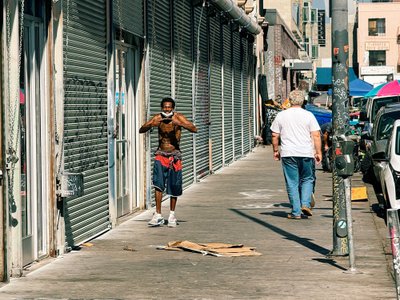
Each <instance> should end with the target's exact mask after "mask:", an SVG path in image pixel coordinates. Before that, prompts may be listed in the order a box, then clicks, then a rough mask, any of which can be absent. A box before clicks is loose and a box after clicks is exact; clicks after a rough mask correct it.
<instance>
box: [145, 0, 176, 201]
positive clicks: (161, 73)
mask: <svg viewBox="0 0 400 300" xmlns="http://www.w3.org/2000/svg"><path fill="white" fill-rule="evenodd" d="M170 14H171V11H170V1H169V0H157V1H155V0H151V1H148V2H147V16H148V19H147V37H148V43H149V51H150V53H149V74H148V75H149V76H148V78H149V80H150V82H149V97H150V98H149V104H148V105H149V109H150V116H153V115H155V114H156V113H159V112H160V111H161V107H160V103H161V100H162V99H163V98H165V97H170V96H171V92H172V90H171V84H172V75H171V66H172V59H171V15H170ZM150 116H149V117H150ZM157 147H158V130H157V128H155V129H154V130H152V132H151V138H150V148H151V149H150V153H151V156H153V155H152V154H153V153H154V152H155V150H156V149H157ZM150 161H151V170H150V172H151V174H152V169H153V165H154V160H153V157H151V160H150ZM151 195H152V196H151V199H152V200H154V190H153V189H152V190H151Z"/></svg>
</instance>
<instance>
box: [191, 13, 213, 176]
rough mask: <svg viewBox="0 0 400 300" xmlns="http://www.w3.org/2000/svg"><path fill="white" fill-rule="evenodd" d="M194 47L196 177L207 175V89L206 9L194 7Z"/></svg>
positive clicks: (208, 134)
mask: <svg viewBox="0 0 400 300" xmlns="http://www.w3.org/2000/svg"><path fill="white" fill-rule="evenodd" d="M194 29H195V32H194V35H193V37H194V46H195V49H194V50H195V52H194V53H195V55H196V57H195V61H196V65H195V74H194V76H195V77H194V91H195V95H194V97H195V108H196V114H195V123H196V126H197V129H198V131H197V134H196V153H195V155H196V156H195V157H196V176H197V178H201V177H204V176H206V175H208V174H209V144H208V143H209V136H210V133H209V122H210V120H209V109H210V108H209V87H208V42H207V41H208V35H207V8H206V7H204V6H202V7H196V8H195V10H194Z"/></svg>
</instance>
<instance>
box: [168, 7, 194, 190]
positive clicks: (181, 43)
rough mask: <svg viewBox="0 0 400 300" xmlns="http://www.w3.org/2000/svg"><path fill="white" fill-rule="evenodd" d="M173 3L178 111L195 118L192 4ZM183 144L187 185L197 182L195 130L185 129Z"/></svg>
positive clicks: (185, 182) (184, 172)
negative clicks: (192, 131) (194, 167)
mask: <svg viewBox="0 0 400 300" xmlns="http://www.w3.org/2000/svg"><path fill="white" fill-rule="evenodd" d="M173 3H174V7H173V12H174V29H173V32H174V60H175V100H176V110H177V111H178V112H180V113H183V114H184V115H185V117H186V118H187V119H188V120H190V121H192V120H193V97H192V72H193V59H192V57H193V49H192V40H191V37H192V5H191V4H190V2H189V1H186V0H175V1H174V2H173ZM180 146H181V151H182V162H183V187H186V186H188V185H190V184H191V183H193V181H194V169H193V133H191V132H189V131H187V130H185V129H183V130H182V138H181V145H180Z"/></svg>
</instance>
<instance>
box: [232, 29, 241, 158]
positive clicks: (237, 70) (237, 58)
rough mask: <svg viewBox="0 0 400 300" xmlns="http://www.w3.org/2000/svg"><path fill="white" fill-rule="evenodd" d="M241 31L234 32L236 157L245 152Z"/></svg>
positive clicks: (234, 130)
mask: <svg viewBox="0 0 400 300" xmlns="http://www.w3.org/2000/svg"><path fill="white" fill-rule="evenodd" d="M241 46H242V45H241V43H240V33H239V32H237V31H234V32H233V76H234V77H233V78H234V80H233V101H234V103H233V116H234V117H233V119H234V129H233V133H234V143H235V145H234V149H235V159H238V158H240V157H241V156H242V154H243V148H242V146H243V114H242V113H243V108H242V104H243V103H242V101H243V100H242V99H243V97H242V90H243V89H242V57H241V56H242V50H243V49H241Z"/></svg>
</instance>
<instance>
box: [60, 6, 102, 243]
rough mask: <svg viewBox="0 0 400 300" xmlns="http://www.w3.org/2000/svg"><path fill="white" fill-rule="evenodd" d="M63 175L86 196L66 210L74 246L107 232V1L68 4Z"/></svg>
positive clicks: (68, 232)
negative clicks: (80, 178) (80, 183)
mask: <svg viewBox="0 0 400 300" xmlns="http://www.w3.org/2000/svg"><path fill="white" fill-rule="evenodd" d="M63 9H64V12H65V14H64V19H63V21H64V80H65V81H64V85H65V86H64V89H65V90H64V123H65V124H64V141H63V143H64V153H63V155H64V172H72V173H75V172H77V173H78V172H82V173H83V174H84V195H83V196H81V197H75V198H69V199H68V200H66V201H65V202H64V203H65V206H64V218H65V228H66V232H65V234H66V239H67V242H68V244H69V245H70V246H73V245H77V244H80V243H82V242H83V241H85V240H88V239H90V238H91V237H93V236H95V235H97V234H99V233H101V232H103V231H105V230H107V229H108V228H109V200H108V199H109V198H108V193H109V189H108V149H107V145H108V143H107V141H108V139H107V53H106V32H107V30H106V1H105V0H101V1H100V0H99V1H89V0H67V1H64V7H63Z"/></svg>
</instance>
